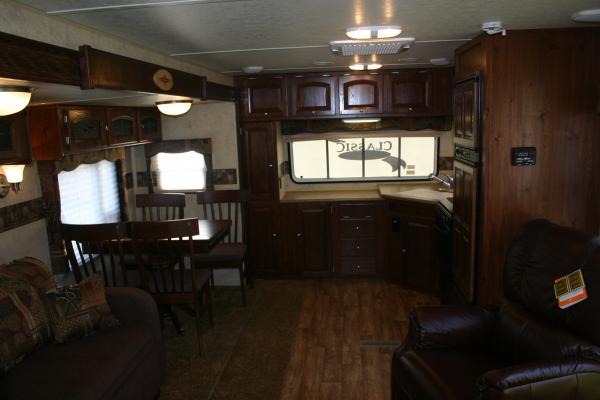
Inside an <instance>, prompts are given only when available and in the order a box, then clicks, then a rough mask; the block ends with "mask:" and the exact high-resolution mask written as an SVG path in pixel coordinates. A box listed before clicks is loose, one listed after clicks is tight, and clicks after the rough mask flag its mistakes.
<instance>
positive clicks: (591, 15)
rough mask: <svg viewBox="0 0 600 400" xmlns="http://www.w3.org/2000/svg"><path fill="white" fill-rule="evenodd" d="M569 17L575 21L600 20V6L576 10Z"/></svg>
mask: <svg viewBox="0 0 600 400" xmlns="http://www.w3.org/2000/svg"><path fill="white" fill-rule="evenodd" d="M571 19H572V20H573V21H576V22H600V8H596V9H593V10H582V11H577V12H576V13H575V14H573V15H571Z"/></svg>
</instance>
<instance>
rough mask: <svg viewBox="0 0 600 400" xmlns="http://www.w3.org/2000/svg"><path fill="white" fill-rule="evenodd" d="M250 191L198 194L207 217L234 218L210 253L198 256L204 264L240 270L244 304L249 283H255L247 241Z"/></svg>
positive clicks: (211, 267) (197, 258)
mask: <svg viewBox="0 0 600 400" xmlns="http://www.w3.org/2000/svg"><path fill="white" fill-rule="evenodd" d="M247 199H248V193H247V192H245V191H240V190H217V191H207V192H200V193H198V204H201V205H202V213H203V218H204V219H209V220H222V219H227V220H231V229H230V230H229V234H228V235H227V236H226V237H225V238H224V239H223V241H222V242H221V243H218V244H217V245H216V246H215V247H213V249H212V250H211V251H210V252H209V253H204V254H200V255H198V256H196V260H197V262H198V264H199V265H200V267H207V268H209V269H210V271H211V276H212V271H213V270H214V269H237V270H238V272H239V278H240V288H241V291H242V304H243V305H244V306H245V305H246V286H247V285H248V286H251V285H252V274H251V273H249V270H248V268H247V266H246V263H245V262H244V261H245V258H246V245H245V244H244V225H245V224H244V222H245V218H244V217H245V212H244V208H245V207H244V206H245V203H246V201H247Z"/></svg>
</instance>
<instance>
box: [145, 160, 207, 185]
mask: <svg viewBox="0 0 600 400" xmlns="http://www.w3.org/2000/svg"><path fill="white" fill-rule="evenodd" d="M151 168H152V170H153V171H156V173H157V174H156V175H157V178H158V187H159V188H160V189H161V190H183V191H188V190H189V191H191V190H204V189H206V170H207V168H206V162H205V161H204V156H203V155H202V154H200V153H197V152H195V151H188V152H185V153H158V154H157V155H156V156H154V157H152V163H151Z"/></svg>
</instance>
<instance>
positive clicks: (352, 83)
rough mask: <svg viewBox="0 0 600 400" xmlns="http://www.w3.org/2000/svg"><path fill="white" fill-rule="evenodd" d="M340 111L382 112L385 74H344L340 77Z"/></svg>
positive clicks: (349, 112)
mask: <svg viewBox="0 0 600 400" xmlns="http://www.w3.org/2000/svg"><path fill="white" fill-rule="evenodd" d="M338 92H339V104H340V110H339V113H340V114H342V115H352V114H381V113H383V111H384V106H383V76H382V75H380V74H379V73H373V74H360V75H343V76H340V77H339V90H338Z"/></svg>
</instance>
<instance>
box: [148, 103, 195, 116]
mask: <svg viewBox="0 0 600 400" xmlns="http://www.w3.org/2000/svg"><path fill="white" fill-rule="evenodd" d="M192 103H193V102H192V100H169V101H159V102H157V103H156V107H158V111H160V112H161V113H163V114H165V115H170V116H172V117H177V116H179V115H183V114H185V113H186V112H188V111H190V108H192Z"/></svg>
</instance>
